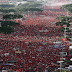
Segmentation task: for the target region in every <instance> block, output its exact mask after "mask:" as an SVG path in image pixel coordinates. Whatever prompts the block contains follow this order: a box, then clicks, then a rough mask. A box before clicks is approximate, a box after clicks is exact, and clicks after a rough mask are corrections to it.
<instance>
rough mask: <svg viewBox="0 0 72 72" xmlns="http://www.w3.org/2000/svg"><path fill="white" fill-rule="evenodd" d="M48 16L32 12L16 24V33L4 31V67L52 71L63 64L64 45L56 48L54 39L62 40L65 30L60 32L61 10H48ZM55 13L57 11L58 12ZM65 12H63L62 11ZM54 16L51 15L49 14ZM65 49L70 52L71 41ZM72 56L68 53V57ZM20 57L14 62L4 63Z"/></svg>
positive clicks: (0, 60) (0, 55)
mask: <svg viewBox="0 0 72 72" xmlns="http://www.w3.org/2000/svg"><path fill="white" fill-rule="evenodd" d="M43 14H45V15H46V16H44V17H43V16H38V15H34V16H28V17H27V19H25V20H22V23H21V24H20V25H18V26H14V30H15V32H14V33H11V34H7V35H4V34H2V33H1V34H0V69H1V68H2V67H6V69H13V70H14V71H18V72H24V71H25V72H32V71H33V72H36V71H37V72H52V71H53V70H55V69H56V68H58V67H59V64H57V61H59V60H60V57H61V56H60V54H59V52H61V51H62V49H61V48H53V45H55V44H54V43H53V42H56V41H58V40H61V39H60V37H61V36H62V35H63V33H60V32H59V28H60V26H56V25H55V23H56V22H57V21H58V20H56V19H54V18H51V17H57V15H60V13H59V12H54V11H50V12H47V13H46V12H45V13H43ZM54 14H55V15H54ZM61 14H62V13H61ZM49 16H50V17H49ZM64 44H65V45H66V47H65V49H64V51H65V52H68V47H69V44H68V43H64ZM66 59H68V57H66ZM8 61H16V62H14V63H11V64H12V65H10V66H6V65H4V64H6V63H9V62H8Z"/></svg>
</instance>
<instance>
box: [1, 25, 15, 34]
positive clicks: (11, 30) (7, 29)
mask: <svg viewBox="0 0 72 72" xmlns="http://www.w3.org/2000/svg"><path fill="white" fill-rule="evenodd" d="M11 32H14V28H13V27H10V26H9V27H8V26H5V27H0V33H4V34H9V33H11Z"/></svg>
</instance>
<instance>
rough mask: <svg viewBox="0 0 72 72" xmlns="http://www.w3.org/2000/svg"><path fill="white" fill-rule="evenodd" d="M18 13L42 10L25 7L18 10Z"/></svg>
mask: <svg viewBox="0 0 72 72" xmlns="http://www.w3.org/2000/svg"><path fill="white" fill-rule="evenodd" d="M19 11H21V12H25V11H41V12H42V11H43V10H42V9H39V8H32V7H26V8H24V7H23V8H20V9H19Z"/></svg>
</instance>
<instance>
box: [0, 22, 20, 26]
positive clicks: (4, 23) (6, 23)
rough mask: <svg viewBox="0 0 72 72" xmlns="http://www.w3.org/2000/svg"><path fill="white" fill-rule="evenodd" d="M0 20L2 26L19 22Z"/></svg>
mask: <svg viewBox="0 0 72 72" xmlns="http://www.w3.org/2000/svg"><path fill="white" fill-rule="evenodd" d="M0 22H1V25H2V27H5V26H14V25H20V23H15V22H12V21H0Z"/></svg>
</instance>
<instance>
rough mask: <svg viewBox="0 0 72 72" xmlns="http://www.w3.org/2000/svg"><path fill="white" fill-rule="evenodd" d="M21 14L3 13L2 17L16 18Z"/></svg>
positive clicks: (20, 16)
mask: <svg viewBox="0 0 72 72" xmlns="http://www.w3.org/2000/svg"><path fill="white" fill-rule="evenodd" d="M22 17H23V16H22V15H20V14H5V15H3V19H16V18H22Z"/></svg>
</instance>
